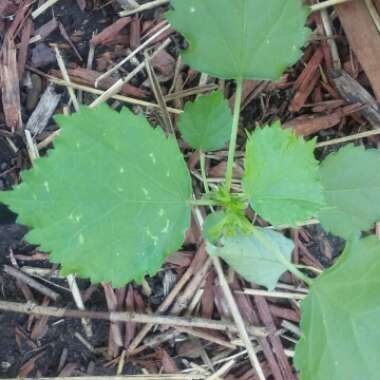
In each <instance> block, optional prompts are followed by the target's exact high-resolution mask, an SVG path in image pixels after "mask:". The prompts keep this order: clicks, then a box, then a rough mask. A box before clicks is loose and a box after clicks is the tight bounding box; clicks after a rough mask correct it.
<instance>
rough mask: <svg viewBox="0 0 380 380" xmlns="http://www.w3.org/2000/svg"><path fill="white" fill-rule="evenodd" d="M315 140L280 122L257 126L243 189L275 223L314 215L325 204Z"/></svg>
mask: <svg viewBox="0 0 380 380" xmlns="http://www.w3.org/2000/svg"><path fill="white" fill-rule="evenodd" d="M314 148H315V141H314V140H311V141H308V142H306V141H305V140H304V139H303V138H302V137H298V136H296V135H295V134H294V133H293V132H292V131H291V130H288V129H282V128H281V126H280V123H276V124H274V125H272V126H271V127H265V128H262V129H260V128H258V129H256V130H255V132H254V133H252V135H251V136H250V138H249V141H248V143H247V147H246V157H245V173H244V177H243V187H244V191H245V192H246V193H247V194H248V195H249V197H250V201H251V205H252V207H253V208H254V210H255V211H256V212H257V213H258V214H259V215H261V216H262V217H263V218H264V219H266V220H267V221H268V222H270V223H272V224H273V225H281V224H290V225H293V226H294V225H296V224H297V223H298V222H302V221H305V220H307V219H308V218H310V217H312V216H315V215H316V214H317V213H318V211H319V210H320V209H321V207H322V206H323V205H324V198H323V193H322V186H321V184H320V181H319V172H318V161H317V160H316V159H315V158H314V154H313V151H314Z"/></svg>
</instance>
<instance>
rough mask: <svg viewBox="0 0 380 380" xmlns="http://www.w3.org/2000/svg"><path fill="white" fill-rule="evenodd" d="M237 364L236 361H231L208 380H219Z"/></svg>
mask: <svg viewBox="0 0 380 380" xmlns="http://www.w3.org/2000/svg"><path fill="white" fill-rule="evenodd" d="M234 364H235V360H230V361H229V362H227V363H226V364H224V365H223V366H222V367H220V368H219V369H218V370H217V371H216V372H215V373H214V374H213V375H211V376H209V377H208V378H207V379H206V380H218V379H219V377H220V376H222V375H224V374H225V373H227V372H228V371H229V370H230V369H231V368H232V367H233V366H234Z"/></svg>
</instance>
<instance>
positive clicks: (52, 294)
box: [4, 265, 61, 301]
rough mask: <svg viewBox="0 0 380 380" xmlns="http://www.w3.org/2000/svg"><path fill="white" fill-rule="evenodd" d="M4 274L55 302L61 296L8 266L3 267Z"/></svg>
mask: <svg viewBox="0 0 380 380" xmlns="http://www.w3.org/2000/svg"><path fill="white" fill-rule="evenodd" d="M4 272H5V273H8V274H9V275H10V276H12V277H14V278H16V279H18V280H20V281H22V282H24V283H25V284H27V285H28V286H30V287H31V288H33V289H35V290H37V291H38V292H40V293H41V294H43V295H45V296H46V297H49V298H51V299H52V300H54V301H57V300H58V299H59V298H60V297H61V296H60V295H59V294H58V293H56V292H55V291H54V290H51V289H49V288H47V287H46V286H44V285H42V284H40V283H39V282H38V281H36V280H34V279H33V278H31V277H29V276H27V275H26V274H25V273H23V272H21V271H19V270H17V269H15V268H12V267H11V266H9V265H4Z"/></svg>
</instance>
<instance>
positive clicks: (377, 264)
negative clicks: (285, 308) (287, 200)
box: [295, 237, 380, 380]
mask: <svg viewBox="0 0 380 380" xmlns="http://www.w3.org/2000/svg"><path fill="white" fill-rule="evenodd" d="M379 273H380V241H379V240H378V239H376V238H375V237H368V238H366V239H363V240H359V241H356V242H354V243H350V244H349V245H348V247H347V248H346V249H345V251H344V252H343V255H342V257H341V258H340V259H339V261H338V263H337V264H336V265H335V266H334V267H333V268H331V269H329V270H327V271H326V272H324V273H323V274H322V275H321V276H320V277H319V278H318V279H317V280H315V281H314V283H313V285H312V287H311V289H310V293H309V295H308V297H307V298H306V299H305V300H304V301H303V302H302V321H301V327H302V330H303V333H304V336H303V337H302V338H301V341H300V342H299V343H298V345H297V348H296V356H295V364H296V367H297V368H298V369H299V370H300V372H301V380H326V379H334V380H347V379H349V380H363V379H366V380H378V379H379V373H380V361H379V352H380V330H379V320H380V276H379Z"/></svg>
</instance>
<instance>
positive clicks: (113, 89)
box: [90, 38, 171, 108]
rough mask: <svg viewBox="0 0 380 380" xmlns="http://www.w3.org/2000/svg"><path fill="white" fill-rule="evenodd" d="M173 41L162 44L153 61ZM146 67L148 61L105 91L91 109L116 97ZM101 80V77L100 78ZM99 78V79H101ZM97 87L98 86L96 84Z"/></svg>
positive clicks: (91, 105) (167, 40)
mask: <svg viewBox="0 0 380 380" xmlns="http://www.w3.org/2000/svg"><path fill="white" fill-rule="evenodd" d="M170 42H171V40H170V39H169V38H168V39H166V40H165V41H164V43H162V44H161V45H160V46H159V47H158V48H157V49H156V50H155V51H154V53H153V54H152V55H151V57H150V58H151V59H152V58H153V57H154V56H156V55H157V54H158V53H159V52H160V51H162V50H164V49H165V48H166V47H167V46H168V45H169V44H170ZM145 65H146V61H143V62H141V63H140V64H139V65H138V66H137V67H136V68H135V69H134V70H132V71H131V72H130V73H129V74H128V75H127V76H126V77H124V78H120V79H119V80H118V81H117V82H116V83H114V84H113V85H112V86H111V87H110V88H109V89H108V90H107V91H105V92H104V93H103V94H102V95H100V96H99V97H98V98H97V99H95V100H94V101H93V102H92V103H91V104H90V108H94V107H97V106H98V105H99V104H101V103H103V102H105V101H106V100H108V99H109V98H110V97H112V96H113V95H115V94H116V93H117V92H119V90H120V89H121V88H122V87H123V86H124V85H125V84H126V83H128V82H129V81H130V80H131V79H132V78H133V77H134V76H135V75H136V74H138V73H139V72H140V71H141V70H142V69H143V68H144V67H145ZM99 78H100V77H99ZM99 78H98V79H99ZM95 85H96V84H95Z"/></svg>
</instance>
